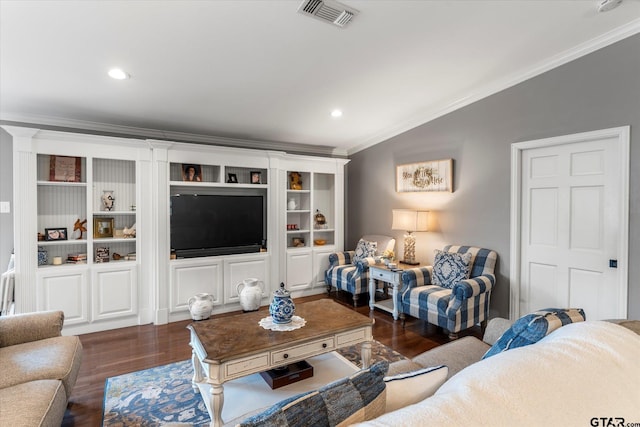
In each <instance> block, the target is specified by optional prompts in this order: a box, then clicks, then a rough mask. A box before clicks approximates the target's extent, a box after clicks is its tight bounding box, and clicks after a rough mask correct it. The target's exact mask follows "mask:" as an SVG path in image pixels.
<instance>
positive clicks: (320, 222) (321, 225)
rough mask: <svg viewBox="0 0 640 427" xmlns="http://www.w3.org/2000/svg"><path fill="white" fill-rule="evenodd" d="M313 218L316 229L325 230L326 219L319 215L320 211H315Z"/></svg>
mask: <svg viewBox="0 0 640 427" xmlns="http://www.w3.org/2000/svg"><path fill="white" fill-rule="evenodd" d="M313 218H314V221H315V223H316V229H319V228H327V218H326V217H325V216H324V215H322V213H320V209H316V214H315V216H314V217H313Z"/></svg>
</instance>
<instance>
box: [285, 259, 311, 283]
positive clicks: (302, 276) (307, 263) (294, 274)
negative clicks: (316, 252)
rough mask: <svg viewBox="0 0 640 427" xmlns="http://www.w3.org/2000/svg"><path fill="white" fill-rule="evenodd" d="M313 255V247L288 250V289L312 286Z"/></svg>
mask: <svg viewBox="0 0 640 427" xmlns="http://www.w3.org/2000/svg"><path fill="white" fill-rule="evenodd" d="M312 268H313V256H312V252H311V249H308V250H305V249H294V250H289V251H287V283H286V285H287V289H289V290H290V291H295V290H298V289H308V288H309V287H311V280H312V278H311V276H312V271H313V270H312Z"/></svg>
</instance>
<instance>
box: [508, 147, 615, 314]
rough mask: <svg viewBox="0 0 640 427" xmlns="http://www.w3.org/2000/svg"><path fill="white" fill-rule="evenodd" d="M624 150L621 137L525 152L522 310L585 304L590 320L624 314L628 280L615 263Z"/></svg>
mask: <svg viewBox="0 0 640 427" xmlns="http://www.w3.org/2000/svg"><path fill="white" fill-rule="evenodd" d="M619 150H620V148H619V144H617V139H616V140H614V139H612V138H600V139H596V140H589V141H585V142H574V143H568V144H563V145H552V146H546V147H541V148H532V149H527V150H524V151H523V152H522V174H521V179H522V181H521V182H522V187H521V202H522V206H521V221H522V223H521V236H520V242H521V246H520V250H521V258H520V259H521V263H520V280H519V281H520V315H524V314H527V313H530V312H532V311H536V310H539V309H543V308H549V307H561V308H562V307H578V308H583V309H584V310H585V313H586V315H587V318H588V319H589V320H597V319H607V318H615V317H620V315H621V314H626V303H624V302H623V298H621V292H622V291H623V290H621V287H622V286H626V284H621V280H620V277H619V271H620V270H618V269H617V268H612V267H610V260H617V258H618V248H619V238H620V230H621V224H620V221H619V218H620V206H621V203H620V202H621V197H622V194H621V193H622V190H621V186H620V182H621V175H620V174H621V173H622V172H621V170H622V168H620V167H619ZM625 295H626V293H625ZM622 304H625V305H624V307H621V305H622Z"/></svg>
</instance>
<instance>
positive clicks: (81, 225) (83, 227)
mask: <svg viewBox="0 0 640 427" xmlns="http://www.w3.org/2000/svg"><path fill="white" fill-rule="evenodd" d="M76 231H80V236H78V237H77V238H76V240H82V233H84V232H85V231H87V220H86V219H85V220H83V221H80V218H78V219H76V222H75V224H73V232H74V233H75V232H76Z"/></svg>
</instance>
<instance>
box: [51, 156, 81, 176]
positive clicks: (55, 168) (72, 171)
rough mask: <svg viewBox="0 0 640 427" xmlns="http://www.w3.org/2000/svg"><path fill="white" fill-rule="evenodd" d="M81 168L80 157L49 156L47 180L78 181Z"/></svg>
mask: <svg viewBox="0 0 640 427" xmlns="http://www.w3.org/2000/svg"><path fill="white" fill-rule="evenodd" d="M81 168H82V161H81V160H80V157H68V156H49V181H57V182H80V179H81V175H82V169H81Z"/></svg>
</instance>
